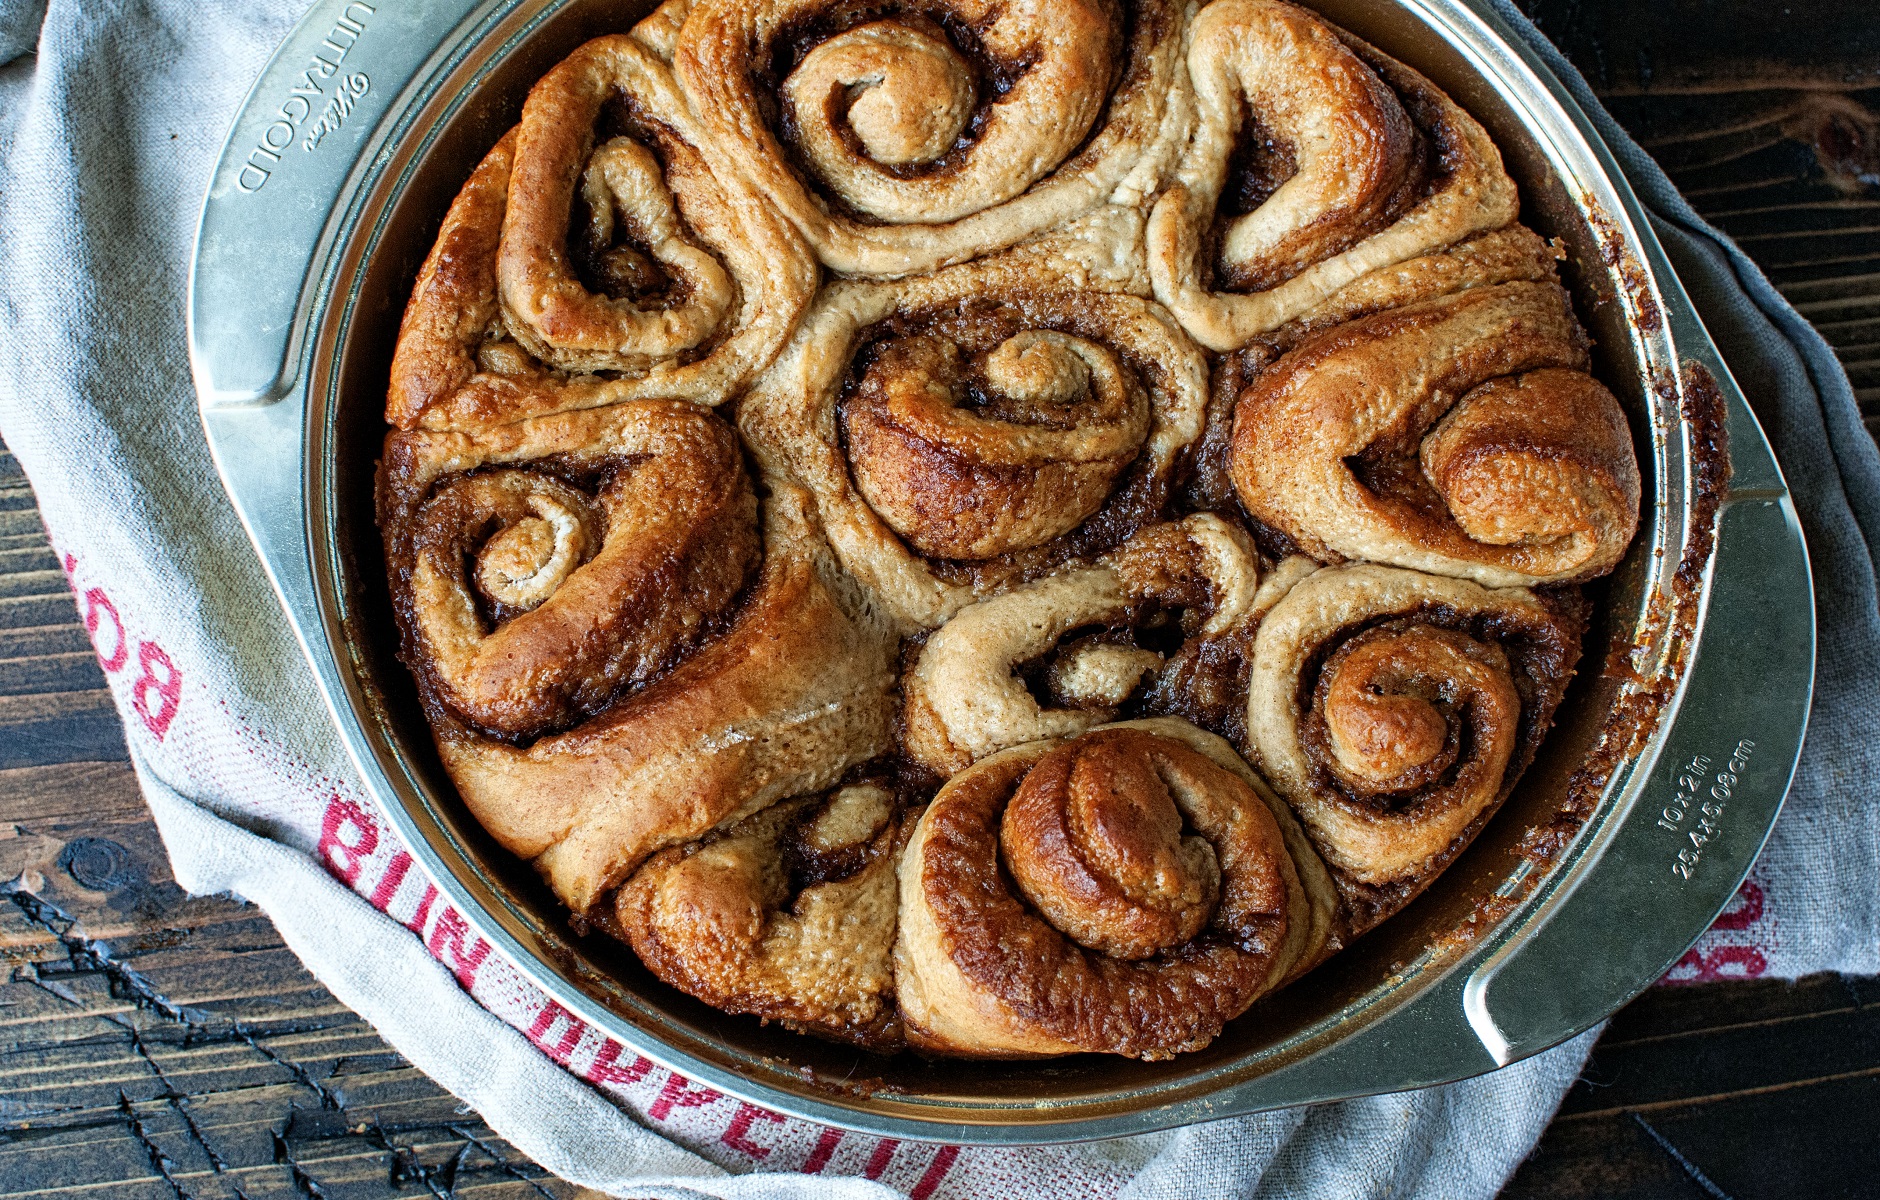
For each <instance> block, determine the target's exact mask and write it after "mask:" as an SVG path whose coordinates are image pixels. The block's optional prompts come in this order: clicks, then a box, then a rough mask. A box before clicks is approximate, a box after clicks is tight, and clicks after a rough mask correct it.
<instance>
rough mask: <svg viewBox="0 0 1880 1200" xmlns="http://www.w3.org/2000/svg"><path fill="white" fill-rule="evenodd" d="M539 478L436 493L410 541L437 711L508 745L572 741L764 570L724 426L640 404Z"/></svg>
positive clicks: (466, 482)
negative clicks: (592, 486)
mask: <svg viewBox="0 0 1880 1200" xmlns="http://www.w3.org/2000/svg"><path fill="white" fill-rule="evenodd" d="M587 424H588V425H589V427H590V428H589V429H588V431H587V432H588V433H589V435H590V436H589V437H588V439H587V440H586V441H585V442H584V443H583V444H581V445H579V446H578V447H577V446H561V447H541V449H545V450H550V451H551V453H554V452H557V451H558V452H559V454H560V458H559V460H558V461H557V462H556V463H555V464H554V465H555V466H559V467H561V468H562V469H563V470H566V471H568V472H570V473H571V474H574V475H576V476H577V477H586V478H592V479H595V480H596V481H597V490H596V492H595V493H594V495H592V496H591V497H590V496H589V495H588V494H586V493H584V492H583V491H581V490H580V489H579V488H577V487H574V486H571V485H570V484H569V483H568V482H565V481H564V480H562V479H559V478H557V477H556V476H555V475H554V474H552V473H550V472H549V471H546V470H544V469H542V466H541V465H540V464H539V460H538V463H537V464H536V465H535V466H534V469H530V468H529V467H520V466H516V467H506V468H497V469H490V470H484V471H481V472H478V473H475V474H461V475H457V476H456V477H454V478H451V479H448V480H446V481H444V482H442V483H440V484H439V485H438V486H437V487H436V488H435V489H434V490H433V491H432V492H431V494H430V496H429V498H428V499H426V500H425V502H424V504H423V506H422V507H420V508H419V509H418V510H417V512H416V514H415V515H414V517H413V519H412V523H411V527H410V530H409V533H408V537H409V553H410V555H411V558H410V563H411V566H410V574H409V576H408V577H407V582H408V585H409V588H410V591H409V597H410V602H409V603H410V607H409V610H408V612H409V616H408V620H409V622H410V624H411V628H412V632H413V635H414V640H415V646H414V650H415V653H416V654H417V656H418V657H419V659H420V660H421V661H422V662H423V663H424V666H425V670H426V671H427V672H428V673H429V675H430V677H431V679H432V681H433V683H434V685H435V687H436V689H437V693H438V696H439V698H440V699H441V700H442V701H443V703H445V704H446V705H448V706H449V707H450V708H451V709H452V710H454V711H455V712H456V713H457V715H458V716H460V717H462V718H463V719H464V720H465V721H467V722H469V723H470V724H472V725H475V726H478V727H480V728H482V729H486V730H489V731H490V732H492V733H496V734H500V735H507V736H528V735H532V734H538V733H540V732H542V731H544V730H546V729H550V728H554V727H557V726H565V725H567V724H568V723H570V722H571V721H572V720H574V719H577V718H579V717H582V716H587V715H591V714H593V713H595V712H597V711H599V710H600V709H601V708H602V707H604V706H605V705H606V704H607V703H608V701H610V700H611V699H612V698H613V696H614V694H615V693H617V692H618V691H620V690H621V689H622V688H625V687H631V686H633V685H635V684H638V683H642V682H644V681H645V680H647V679H648V678H650V677H652V676H653V675H654V674H656V673H657V672H659V671H660V670H661V669H663V668H664V667H665V666H667V665H668V664H670V663H671V662H672V661H674V660H675V659H676V658H677V657H679V656H681V655H683V654H684V653H685V652H686V651H688V650H689V649H691V647H692V646H694V645H696V644H697V642H698V640H699V639H700V638H701V637H702V636H704V635H705V633H706V632H707V631H708V630H709V629H710V627H711V625H712V623H713V622H714V621H715V620H716V619H717V618H718V617H719V616H721V615H722V614H723V613H724V612H725V611H726V610H727V609H728V608H729V607H730V605H731V602H732V601H733V599H735V598H736V596H737V595H738V593H739V592H740V591H742V590H743V588H744V585H745V582H746V580H747V579H748V578H749V576H750V575H751V573H752V571H753V570H754V568H755V567H756V565H757V558H758V539H757V501H756V498H755V496H754V495H753V494H752V491H751V484H750V480H749V479H748V478H747V477H746V476H745V473H744V464H743V462H742V460H741V458H740V456H739V454H738V445H737V438H736V435H735V434H733V433H732V430H731V427H730V426H729V425H727V424H725V423H724V422H723V421H720V420H717V419H715V418H713V417H711V416H710V415H709V414H707V413H705V412H702V411H701V410H698V409H695V408H692V407H691V406H689V405H683V404H677V403H673V402H670V401H640V402H638V403H635V404H631V405H624V406H621V407H619V408H614V409H609V410H606V412H605V413H604V414H600V415H599V416H598V419H596V420H593V421H590V422H588V423H587Z"/></svg>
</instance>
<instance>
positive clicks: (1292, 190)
mask: <svg viewBox="0 0 1880 1200" xmlns="http://www.w3.org/2000/svg"><path fill="white" fill-rule="evenodd" d="M1187 70H1188V74H1189V76H1190V78H1191V79H1192V81H1193V87H1194V103H1195V120H1194V125H1193V131H1192V133H1191V135H1190V138H1189V141H1188V144H1187V146H1186V147H1185V149H1184V150H1183V152H1182V156H1181V160H1180V163H1179V164H1178V166H1177V167H1176V170H1175V182H1174V185H1173V186H1171V187H1170V188H1169V190H1168V192H1167V193H1166V194H1165V195H1164V196H1163V197H1162V198H1161V199H1160V200H1159V201H1158V202H1157V203H1156V207H1155V211H1154V213H1153V215H1152V216H1151V218H1150V221H1149V226H1148V242H1149V249H1148V258H1149V271H1150V276H1151V278H1152V279H1153V281H1154V286H1155V294H1156V298H1157V299H1159V300H1161V301H1162V302H1163V303H1164V304H1166V305H1168V307H1169V308H1170V309H1171V310H1173V311H1174V313H1175V314H1176V316H1177V317H1178V318H1179V319H1180V320H1181V322H1182V325H1183V327H1184V328H1186V329H1187V330H1188V332H1189V333H1190V334H1192V335H1193V336H1194V338H1195V339H1196V340H1197V341H1199V342H1201V343H1202V344H1203V345H1205V346H1207V347H1209V348H1210V349H1213V350H1220V351H1227V350H1234V349H1237V348H1239V347H1240V346H1243V345H1245V344H1246V343H1247V342H1248V341H1249V340H1251V339H1252V338H1253V337H1255V336H1257V335H1259V334H1261V333H1265V332H1267V331H1269V330H1273V329H1276V328H1278V327H1279V326H1281V325H1284V324H1286V323H1287V322H1289V321H1292V320H1294V319H1296V318H1298V317H1300V316H1302V315H1304V314H1305V313H1306V312H1307V311H1308V310H1309V309H1311V308H1312V307H1313V306H1315V305H1317V304H1319V303H1320V302H1321V301H1323V300H1325V299H1326V298H1327V297H1328V296H1331V295H1332V294H1333V293H1334V292H1336V291H1338V290H1339V289H1340V288H1343V287H1345V286H1346V285H1348V284H1350V283H1351V282H1352V281H1354V280H1356V279H1359V278H1361V277H1362V276H1364V275H1366V274H1368V273H1369V272H1372V271H1376V270H1379V269H1381V268H1386V267H1390V266H1393V265H1395V264H1397V263H1400V262H1403V261H1405V260H1406V259H1411V258H1415V257H1418V256H1420V255H1424V254H1427V253H1429V252H1430V251H1433V250H1437V249H1440V248H1442V247H1444V246H1448V245H1451V244H1453V243H1455V242H1459V241H1462V240H1463V239H1465V238H1467V237H1469V236H1470V235H1472V234H1476V233H1479V232H1482V231H1485V230H1493V229H1499V228H1501V227H1502V226H1504V225H1507V224H1509V223H1510V222H1512V221H1513V220H1514V219H1515V214H1516V211H1517V208H1518V202H1517V197H1516V194H1515V188H1514V183H1513V181H1512V180H1510V179H1509V178H1508V176H1507V173H1506V172H1505V171H1503V169H1502V165H1501V155H1500V153H1499V152H1498V151H1497V150H1496V149H1495V145H1494V143H1493V142H1492V141H1491V140H1490V139H1489V137H1488V134H1487V133H1486V132H1485V131H1484V130H1483V129H1482V127H1481V126H1480V125H1478V124H1477V123H1476V122H1475V120H1474V119H1473V118H1471V117H1470V116H1469V115H1468V114H1467V113H1465V112H1463V111H1462V109H1461V108H1460V107H1458V106H1457V105H1456V104H1455V103H1454V102H1453V101H1452V100H1450V99H1449V98H1448V97H1447V96H1445V95H1444V94H1443V93H1442V92H1441V91H1439V90H1438V89H1437V88H1436V87H1435V86H1434V85H1432V84H1431V83H1430V82H1429V81H1428V80H1427V79H1424V78H1423V77H1422V76H1421V75H1419V74H1417V73H1416V72H1415V71H1412V70H1411V69H1410V68H1408V67H1406V66H1404V65H1403V64H1402V63H1399V62H1397V61H1395V60H1394V59H1391V58H1389V57H1387V56H1385V55H1383V54H1381V53H1379V52H1378V51H1376V50H1374V49H1372V48H1371V47H1369V46H1366V45H1364V44H1363V43H1362V42H1359V41H1358V40H1357V39H1355V38H1353V37H1351V36H1350V35H1349V34H1345V33H1343V32H1342V31H1339V30H1336V29H1334V28H1332V27H1331V26H1330V25H1327V24H1326V23H1325V22H1323V21H1321V20H1320V19H1319V18H1318V17H1316V16H1314V15H1312V14H1311V13H1309V12H1306V11H1305V10H1304V9H1301V8H1297V7H1295V6H1293V5H1291V4H1287V3H1284V0H1214V3H1211V4H1209V5H1207V6H1206V7H1205V8H1203V9H1202V10H1201V12H1200V13H1199V15H1197V16H1196V17H1195V19H1194V21H1193V23H1192V25H1191V27H1190V37H1189V45H1188V52H1187ZM1211 278H1212V279H1213V280H1214V281H1215V282H1213V283H1210V279H1211Z"/></svg>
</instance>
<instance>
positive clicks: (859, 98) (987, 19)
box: [673, 0, 1182, 277]
mask: <svg viewBox="0 0 1880 1200" xmlns="http://www.w3.org/2000/svg"><path fill="white" fill-rule="evenodd" d="M1129 7H1130V10H1131V11H1130V12H1129V13H1128V15H1127V16H1125V13H1124V12H1123V11H1122V6H1119V5H1114V4H1110V3H1106V2H1104V0H1021V2H1019V3H1007V4H993V3H987V2H986V0H945V2H944V3H939V4H933V5H927V6H924V7H918V8H906V9H899V10H896V9H893V8H889V9H886V10H884V9H883V8H881V7H879V6H874V7H871V6H866V5H863V6H843V5H840V4H832V3H830V2H829V0H764V2H761V3H750V2H748V0H699V2H698V3H695V4H693V5H692V7H691V10H690V13H689V15H688V16H687V17H686V19H685V23H684V25H683V26H682V27H681V29H680V31H679V34H678V38H677V43H676V47H675V52H674V60H673V61H674V67H675V70H676V72H677V75H678V77H679V81H680V83H681V84H682V85H683V87H684V88H685V91H686V94H687V96H688V97H690V99H691V101H692V103H693V106H694V108H695V109H696V111H697V112H698V113H699V116H700V119H701V121H702V122H703V124H704V125H705V126H706V127H707V129H708V130H709V131H710V135H711V136H710V140H709V142H708V143H707V144H706V147H705V149H706V151H707V153H708V154H709V155H711V156H712V161H713V164H714V166H715V167H716V168H717V170H718V171H719V173H720V174H723V175H727V176H730V175H734V174H739V175H742V176H744V177H745V178H747V179H748V180H749V181H750V183H751V185H752V186H754V187H755V188H756V189H758V190H759V191H761V192H762V193H763V194H764V195H765V196H766V197H767V198H768V199H769V200H770V201H771V202H772V203H773V204H775V205H776V206H777V207H778V208H779V209H781V210H782V211H783V212H784V213H786V214H788V216H789V218H790V220H792V221H793V222H795V223H796V225H797V227H798V228H800V229H801V230H802V231H803V233H804V235H805V236H806V237H807V238H808V239H809V241H810V242H811V244H812V245H814V247H815V248H816V253H817V254H818V255H819V256H820V257H821V258H822V260H823V262H825V263H827V264H828V265H829V266H831V267H833V268H834V269H835V270H837V271H841V272H845V273H849V274H858V275H869V276H876V277H892V276H901V275H907V274H911V273H913V272H917V271H925V270H931V269H933V268H934V267H937V266H941V265H943V264H946V263H950V262H957V261H960V260H962V259H965V258H969V257H973V256H975V255H981V254H985V253H987V252H988V251H992V250H997V249H1000V248H1002V247H1006V246H1010V245H1012V244H1013V243H1015V242H1018V241H1020V240H1021V239H1024V238H1026V237H1029V236H1031V235H1032V234H1036V233H1039V232H1042V231H1045V230H1049V229H1052V228H1054V227H1057V226H1060V225H1062V224H1063V223H1065V222H1067V221H1069V220H1071V219H1073V218H1075V217H1078V216H1080V215H1082V214H1084V213H1086V212H1089V211H1090V210H1092V209H1094V208H1096V207H1097V206H1099V205H1101V204H1103V203H1104V202H1105V201H1107V200H1108V199H1109V198H1110V197H1111V196H1112V194H1113V193H1117V192H1118V191H1119V189H1120V190H1122V191H1124V192H1129V193H1131V194H1146V193H1147V192H1148V191H1149V190H1151V189H1152V188H1153V186H1154V182H1155V177H1156V175H1157V174H1158V172H1159V169H1160V161H1159V159H1158V158H1157V155H1158V153H1161V154H1165V153H1166V152H1167V150H1168V149H1169V148H1170V145H1169V142H1170V138H1169V134H1170V133H1171V132H1172V131H1173V129H1174V127H1175V125H1176V123H1175V122H1174V121H1172V120H1170V116H1171V108H1178V107H1179V83H1178V78H1177V69H1176V59H1177V57H1178V55H1179V53H1180V47H1181V37H1182V35H1181V24H1182V9H1181V6H1180V5H1178V4H1174V3H1169V2H1167V0H1140V2H1138V3H1135V4H1132V5H1130V6H1129Z"/></svg>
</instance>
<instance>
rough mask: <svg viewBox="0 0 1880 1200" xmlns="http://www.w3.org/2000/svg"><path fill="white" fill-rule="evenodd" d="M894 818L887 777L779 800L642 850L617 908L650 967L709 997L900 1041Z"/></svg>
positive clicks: (882, 1042)
mask: <svg viewBox="0 0 1880 1200" xmlns="http://www.w3.org/2000/svg"><path fill="white" fill-rule="evenodd" d="M900 829H901V822H900V818H899V817H898V815H897V814H896V811H895V800H894V793H893V792H892V791H890V790H889V789H888V788H886V787H884V786H881V785H879V784H874V783H862V784H852V785H849V786H847V787H843V788H839V789H837V790H836V791H835V792H834V793H832V794H830V795H828V796H811V797H806V798H803V799H799V800H790V801H785V802H784V803H782V804H776V805H773V806H771V807H770V808H767V809H765V810H764V811H762V812H760V813H758V814H757V815H755V816H752V817H748V818H746V819H745V820H743V821H740V822H739V823H737V824H735V825H733V826H731V827H729V828H727V829H724V830H722V831H721V832H718V833H714V834H710V835H707V836H706V837H705V838H703V839H701V840H700V841H698V842H695V843H693V844H691V845H688V846H683V847H674V848H672V849H668V850H662V851H661V852H659V853H658V854H656V855H654V856H653V857H652V858H650V859H648V860H647V862H646V865H644V866H642V867H641V868H640V869H639V870H638V871H637V872H636V873H635V874H634V876H633V878H632V879H630V880H629V881H628V882H627V883H626V884H624V885H623V886H622V887H621V888H620V891H619V894H618V896H617V898H616V901H615V918H616V920H617V921H618V923H619V928H620V929H621V931H622V932H623V933H624V935H625V936H626V937H627V939H628V940H629V941H630V942H631V943H632V946H633V949H634V951H635V952H636V953H638V954H639V956H640V958H641V960H642V961H644V962H645V963H646V965H647V966H648V967H650V968H651V969H652V971H653V973H654V974H656V975H658V976H659V977H660V978H661V979H663V980H665V981H666V982H667V983H670V984H672V985H673V986H675V987H677V988H680V989H681V990H683V991H685V992H687V993H689V994H691V995H693V996H696V997H698V998H699V999H701V1000H703V1001H705V1002H706V1003H707V1004H710V1005H712V1006H714V1007H716V1008H721V1009H724V1010H725V1011H727V1012H741V1013H752V1014H755V1015H757V1016H761V1017H765V1018H770V1019H775V1020H779V1021H782V1022H783V1023H784V1024H785V1025H786V1026H788V1027H789V1028H792V1029H797V1030H801V1031H804V1032H812V1033H817V1034H820V1035H822V1036H824V1037H830V1038H836V1039H839V1040H842V1041H850V1042H856V1043H859V1044H861V1045H865V1046H869V1047H871V1048H875V1049H884V1050H885V1049H893V1048H896V1047H897V1046H898V1043H899V1041H900V1036H901V1034H900V1027H899V1023H898V1021H897V1019H896V1010H895V1007H894V961H893V957H892V952H893V947H894V931H895V909H896V905H897V900H896V895H895V890H896V889H895V863H896V861H897V859H898V854H897V851H898V849H899V847H900V844H901V839H900V837H899V832H900Z"/></svg>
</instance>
